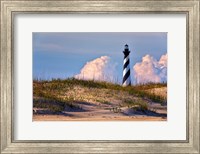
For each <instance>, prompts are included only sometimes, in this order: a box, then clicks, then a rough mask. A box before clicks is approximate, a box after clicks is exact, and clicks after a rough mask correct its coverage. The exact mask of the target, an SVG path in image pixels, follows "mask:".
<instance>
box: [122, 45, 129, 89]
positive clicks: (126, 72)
mask: <svg viewBox="0 0 200 154" xmlns="http://www.w3.org/2000/svg"><path fill="white" fill-rule="evenodd" d="M123 53H124V67H123V82H122V86H124V87H125V86H130V85H131V77H130V65H129V62H130V60H129V53H130V51H129V48H128V45H127V44H126V45H125V46H124V51H123Z"/></svg>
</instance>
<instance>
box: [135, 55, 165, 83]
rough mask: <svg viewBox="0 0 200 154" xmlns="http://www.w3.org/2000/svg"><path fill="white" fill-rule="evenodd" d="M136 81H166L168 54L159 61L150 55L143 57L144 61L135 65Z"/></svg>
mask: <svg viewBox="0 0 200 154" xmlns="http://www.w3.org/2000/svg"><path fill="white" fill-rule="evenodd" d="M133 73H134V78H135V82H136V83H147V82H166V81H167V54H165V55H162V56H161V58H160V60H159V61H157V60H156V59H155V58H153V57H152V56H150V55H146V56H144V57H143V58H142V62H140V63H136V64H135V65H134V66H133Z"/></svg>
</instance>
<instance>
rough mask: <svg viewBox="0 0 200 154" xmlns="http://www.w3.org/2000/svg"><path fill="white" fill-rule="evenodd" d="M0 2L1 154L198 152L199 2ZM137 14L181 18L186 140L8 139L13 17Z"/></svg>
mask: <svg viewBox="0 0 200 154" xmlns="http://www.w3.org/2000/svg"><path fill="white" fill-rule="evenodd" d="M0 2H1V33H0V34H1V49H0V50H1V52H0V57H1V63H0V71H1V73H0V79H1V83H0V84H1V86H0V91H1V95H0V96H1V97H0V99H1V118H0V119H1V129H0V131H1V133H0V134H1V143H0V144H1V153H200V146H199V145H200V138H199V132H200V129H199V128H200V127H199V126H200V123H199V109H200V106H199V100H200V99H199V94H200V91H199V89H200V88H199V87H200V85H199V83H200V82H199V79H200V76H199V71H200V67H199V66H200V64H199V58H200V57H199V56H200V51H199V28H200V25H199V13H200V9H199V4H200V1H199V0H184V1H180V0H159V1H158V0H144V1H139V0H127V1H123V0H113V1H110V0H109V1H103V0H102V1H101V0H84V1H73V0H63V1H61V0H48V1H46V0H40V1H37V0H0ZM25 13H31V14H35V13H37V14H40V13H41V14H42V13H43V14H44V13H45V14H50V13H51V14H58V13H79V14H80V13H81V14H82V13H92V14H94V13H95V14H100V13H101V14H102V13H126V14H131V13H137V14H141V13H143V14H163V13H169V14H180V13H183V14H186V16H187V32H186V33H187V34H186V39H187V40H186V46H187V47H186V49H187V55H186V57H187V59H186V63H187V67H186V69H187V70H186V72H187V74H186V79H187V83H186V94H187V96H186V97H187V101H186V104H187V113H186V115H187V116H186V117H187V118H186V123H187V126H186V128H187V130H186V134H187V139H186V140H185V141H179V140H173V141H164V140H159V141H158V140H151V141H148V140H147V141H146V140H144V141H136V140H133V141H132V140H131V141H130V140H117V141H110V140H100V141H99V140H94V141H93V140H87V141H84V140H81V141H79V140H76V141H60V140H55V141H45V140H42V141H40V140H37V141H35V140H34V141H30V140H28V141H26V140H24V141H21V140H20V141H17V140H14V137H13V133H14V129H15V128H14V120H13V119H14V117H13V109H14V107H15V106H14V102H15V99H14V81H15V80H14V75H13V74H14V70H13V69H14V67H13V65H14V53H13V49H14V46H13V40H14V34H13V33H14V32H13V27H14V26H15V25H14V22H13V20H14V18H15V15H16V14H25Z"/></svg>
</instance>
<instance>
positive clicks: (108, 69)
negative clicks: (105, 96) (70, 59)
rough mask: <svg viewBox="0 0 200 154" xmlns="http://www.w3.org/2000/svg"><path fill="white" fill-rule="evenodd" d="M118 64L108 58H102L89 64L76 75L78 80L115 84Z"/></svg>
mask: <svg viewBox="0 0 200 154" xmlns="http://www.w3.org/2000/svg"><path fill="white" fill-rule="evenodd" d="M115 73H116V64H115V63H113V62H112V61H111V59H110V57H108V56H101V57H100V58H96V59H94V60H92V61H89V62H87V63H86V64H85V65H84V66H83V68H82V69H81V71H80V74H77V75H75V76H74V77H75V78H77V79H83V80H98V81H108V82H115V78H116V77H115Z"/></svg>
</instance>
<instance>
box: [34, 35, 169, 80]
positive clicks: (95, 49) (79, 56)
mask: <svg viewBox="0 0 200 154" xmlns="http://www.w3.org/2000/svg"><path fill="white" fill-rule="evenodd" d="M32 37H33V78H40V79H51V78H68V77H73V76H74V75H76V74H79V73H80V70H81V69H82V68H83V66H84V65H85V64H86V62H89V61H91V60H94V59H96V58H99V57H101V56H109V57H110V58H111V59H112V61H113V62H115V63H116V64H117V66H116V69H117V78H118V79H119V80H122V71H123V56H124V55H123V52H122V51H123V50H124V45H125V44H128V45H129V49H130V51H131V53H130V67H131V68H132V67H133V66H134V65H135V64H136V63H137V62H141V59H142V57H144V56H145V55H147V54H149V55H151V56H153V57H154V58H155V59H157V60H159V59H160V57H161V56H162V55H164V54H166V53H167V33H166V32H154V33H152V32H112V33H110V32H105V33H102V32H62V33H57V32H49V33H46V32H45V33H44V32H34V33H33V35H32Z"/></svg>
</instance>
